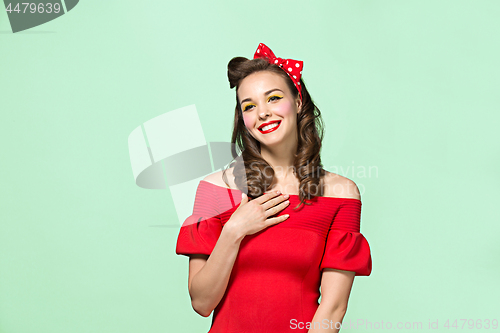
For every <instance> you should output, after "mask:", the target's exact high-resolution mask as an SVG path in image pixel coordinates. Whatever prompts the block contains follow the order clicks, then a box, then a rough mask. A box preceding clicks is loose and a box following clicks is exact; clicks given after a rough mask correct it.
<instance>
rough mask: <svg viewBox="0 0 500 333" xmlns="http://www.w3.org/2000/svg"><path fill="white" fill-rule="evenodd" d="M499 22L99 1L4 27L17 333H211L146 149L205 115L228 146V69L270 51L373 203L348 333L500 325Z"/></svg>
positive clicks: (489, 13) (465, 12) (455, 12)
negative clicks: (163, 118)
mask: <svg viewBox="0 0 500 333" xmlns="http://www.w3.org/2000/svg"><path fill="white" fill-rule="evenodd" d="M498 17H500V2H498V1H493V0H492V1H483V0H482V1H474V2H473V1H311V2H307V3H306V2H304V1H286V2H285V1H279V2H274V1H251V2H248V1H245V2H236V1H217V2H214V1H182V2H181V1H177V2H172V1H141V2H137V1H129V2H126V1H97V0H85V1H80V3H79V4H78V5H77V6H76V7H75V8H74V9H73V10H72V11H71V12H69V13H68V14H66V15H63V16H61V17H60V18H58V19H56V20H53V21H51V22H48V23H46V24H44V25H41V26H38V27H35V28H33V29H30V30H26V31H24V32H20V33H16V34H13V33H12V32H11V30H10V26H9V22H8V19H7V15H6V13H5V12H4V11H3V12H1V13H0V110H1V124H2V131H0V139H1V152H2V155H1V156H2V157H1V170H2V172H1V174H0V182H1V190H0V191H1V192H0V193H1V198H0V199H1V200H0V214H1V217H0V219H1V224H0V228H1V229H0V265H1V266H0V332H1V333H15V332H37V333H41V332H50V333H56V332H61V333H62V332H64V333H67V332H72V333H77V332H93V333H96V332H106V333H111V332H120V333H125V332H206V331H208V329H209V327H210V322H211V318H204V317H201V316H199V315H198V314H196V313H195V312H194V311H193V310H192V308H191V304H190V299H189V295H188V290H187V274H188V259H187V257H184V256H178V255H176V254H175V242H176V238H177V234H178V228H166V227H165V228H161V227H153V225H162V224H173V223H178V221H177V216H176V213H175V209H174V206H173V203H172V199H171V198H172V197H171V195H170V193H169V191H168V190H146V189H143V188H140V187H138V186H137V185H135V182H134V178H133V175H132V170H131V166H130V159H129V155H128V147H127V138H128V135H129V134H130V132H131V131H132V130H133V129H134V128H136V127H137V126H140V125H141V124H142V123H144V122H145V121H147V120H149V119H151V118H154V117H156V116H158V115H160V114H163V113H165V112H168V111H170V110H174V109H177V108H180V107H183V106H187V105H190V104H195V105H196V107H197V109H198V112H199V116H200V120H201V124H202V126H203V130H204V133H205V137H206V139H207V141H229V140H230V135H231V126H232V117H233V110H234V91H233V90H231V89H229V84H228V82H227V76H226V69H227V67H226V66H227V63H228V61H229V60H230V59H231V58H232V57H234V56H245V57H248V58H251V57H252V56H253V53H254V52H255V50H256V48H257V46H258V44H259V43H260V42H262V43H265V44H267V45H268V46H269V47H270V48H271V49H272V50H273V51H274V52H275V54H276V55H277V56H279V57H283V58H293V59H298V60H303V61H304V72H303V78H304V81H305V82H306V84H307V87H308V89H309V91H310V93H311V95H312V97H313V99H314V101H315V102H316V103H317V105H318V107H319V108H320V110H321V112H322V115H323V119H324V121H325V124H326V136H325V140H324V147H323V150H322V160H323V163H324V166H325V168H326V169H327V170H329V171H332V172H337V173H340V174H342V175H344V176H346V177H348V178H350V179H352V180H354V181H355V182H356V183H357V184H358V186H359V187H360V190H361V192H362V201H363V211H362V223H361V231H362V233H363V234H364V235H365V237H366V238H367V239H368V241H369V243H370V246H371V249H372V257H373V272H372V275H371V276H369V277H358V278H356V279H355V282H354V286H353V290H352V293H351V297H350V301H349V309H348V312H347V315H346V317H345V319H344V323H347V322H348V321H349V320H352V321H356V320H358V319H362V320H368V321H371V322H372V323H377V322H378V323H381V322H382V321H384V323H386V322H388V321H390V322H391V323H392V324H393V326H394V327H395V325H396V324H397V323H398V322H403V324H404V323H405V322H410V323H412V322H422V323H423V327H424V329H425V330H427V327H428V322H429V320H431V321H436V320H439V329H438V330H433V331H443V332H445V331H450V330H448V329H446V328H444V323H445V321H446V320H447V319H450V320H451V321H453V320H455V319H459V320H460V319H472V320H485V319H490V320H492V319H500V314H499V311H498V310H499V307H500V306H499V301H498V300H499V296H500V288H499V286H498V281H499V277H500V267H499V265H498V263H499V257H500V246H499V242H498V234H499V232H500V224H499V213H498V210H497V205H498V202H499V199H500V196H499V194H498V193H499V192H498V187H499V185H500V177H499V173H498V170H499V169H500V147H499V146H500V145H499V142H500V140H499V135H498V124H499V120H500V117H499V115H498V110H499V107H498V105H499V102H500V98H499V96H500V95H499V94H498V88H499V84H500V79H499V72H500V67H499V66H498V59H500V46H499V42H498V35H499V33H500V20H498ZM369 167H374V168H375V170H376V171H377V172H376V173H375V172H373V170H372V174H371V175H370V174H368V168H369ZM363 170H366V171H367V173H366V174H363V173H358V171H363ZM460 327H461V323H460V322H459V329H456V331H465V330H467V331H471V330H469V329H466V328H464V329H460ZM453 330H454V329H451V331H453ZM483 330H484V328H483V329H481V330H480V331H483ZM490 330H491V329H490ZM342 331H345V332H350V331H351V332H375V331H380V329H375V328H373V329H366V328H365V327H364V326H363V327H360V328H358V329H351V330H348V329H344V330H342ZM405 331H409V332H414V331H422V330H417V329H406V330H405ZM485 331H489V330H485Z"/></svg>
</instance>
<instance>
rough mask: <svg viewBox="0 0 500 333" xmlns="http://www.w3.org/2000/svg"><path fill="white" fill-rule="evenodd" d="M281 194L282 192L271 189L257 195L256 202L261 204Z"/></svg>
mask: <svg viewBox="0 0 500 333" xmlns="http://www.w3.org/2000/svg"><path fill="white" fill-rule="evenodd" d="M280 194H281V193H280V191H271V192H269V193H265V194H263V195H261V196H259V197H257V198H256V199H254V201H255V202H256V203H258V204H259V205H261V204H262V203H264V202H266V201H268V200H269V199H272V198H274V197H276V196H278V195H280Z"/></svg>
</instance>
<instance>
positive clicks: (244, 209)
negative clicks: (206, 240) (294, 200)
mask: <svg viewBox="0 0 500 333" xmlns="http://www.w3.org/2000/svg"><path fill="white" fill-rule="evenodd" d="M279 194H280V192H279V191H272V192H269V193H266V194H263V195H261V196H259V197H257V198H255V199H253V200H251V201H248V196H247V195H246V194H245V193H242V199H241V203H240V205H239V207H238V208H237V209H236V210H235V211H234V213H233V215H231V218H230V219H229V220H228V221H227V222H226V224H225V226H224V228H226V227H227V228H230V229H231V230H233V232H235V233H236V234H237V235H238V238H241V239H243V238H244V237H245V236H246V235H253V234H255V233H257V232H259V231H261V230H262V229H265V228H267V227H269V226H271V225H274V224H277V223H280V222H283V221H285V220H286V219H287V218H288V217H289V215H288V214H285V215H282V216H277V217H271V218H269V216H273V215H275V214H277V213H279V212H280V211H282V210H283V209H285V208H286V207H287V206H288V205H289V204H290V201H289V200H287V199H288V197H289V196H288V194H286V195H279ZM285 200H286V201H285Z"/></svg>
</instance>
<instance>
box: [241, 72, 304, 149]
mask: <svg viewBox="0 0 500 333" xmlns="http://www.w3.org/2000/svg"><path fill="white" fill-rule="evenodd" d="M238 98H239V102H240V105H241V110H242V113H243V120H244V122H245V126H246V128H247V129H248V132H250V134H251V135H252V136H253V137H254V138H255V139H256V140H257V141H259V142H260V143H261V145H265V146H269V147H270V146H276V145H278V144H281V143H285V142H288V141H291V140H296V138H297V113H298V112H299V110H300V106H301V101H300V98H299V97H297V98H296V99H295V98H294V97H293V95H292V92H291V91H290V89H289V88H288V85H287V84H286V82H285V79H284V78H283V77H281V76H280V75H278V74H276V73H273V72H269V71H260V72H256V73H253V74H250V75H249V76H247V77H246V78H244V79H243V80H242V81H241V83H240V86H239V88H238ZM275 121H277V126H275V125H276V123H274V124H271V125H273V126H274V127H266V124H267V123H269V122H275Z"/></svg>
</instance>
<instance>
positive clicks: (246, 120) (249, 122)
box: [243, 115, 255, 128]
mask: <svg viewBox="0 0 500 333" xmlns="http://www.w3.org/2000/svg"><path fill="white" fill-rule="evenodd" d="M243 122H244V123H245V126H246V128H252V127H254V125H255V121H254V119H253V118H252V117H250V116H245V115H244V116H243Z"/></svg>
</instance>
